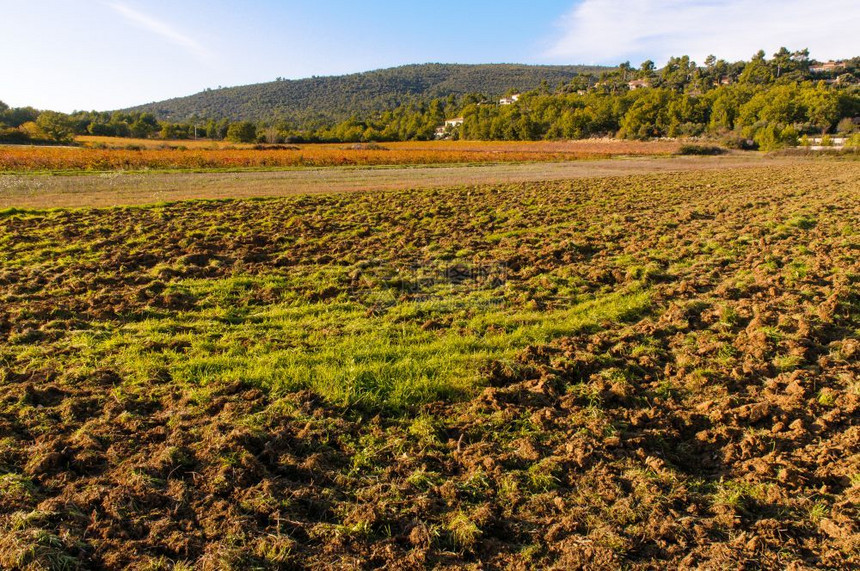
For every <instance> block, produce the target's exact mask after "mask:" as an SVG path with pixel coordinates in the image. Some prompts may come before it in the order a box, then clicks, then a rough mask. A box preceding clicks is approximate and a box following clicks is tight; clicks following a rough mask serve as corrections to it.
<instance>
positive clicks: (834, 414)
mask: <svg viewBox="0 0 860 571" xmlns="http://www.w3.org/2000/svg"><path fill="white" fill-rule="evenodd" d="M833 169H834V170H828V169H827V168H825V166H821V165H818V166H817V167H815V168H811V167H804V168H793V169H792V168H783V169H769V170H768V169H761V170H757V171H750V172H746V171H734V172H732V173H730V176H729V175H726V177H727V178H725V179H722V180H723V182H720V179H719V175H715V174H712V175H708V176H701V175H696V176H693V175H679V176H676V177H657V176H653V177H638V178H630V179H612V180H605V181H602V182H601V181H588V182H582V183H581V186H574V187H573V189H571V187H565V186H563V185H544V186H543V187H542V188H541V189H540V190H534V189H531V188H530V187H529V186H528V185H523V187H522V188H520V189H519V190H518V191H517V192H520V193H521V194H515V193H502V194H504V196H503V197H502V196H500V193H498V190H497V189H492V188H484V189H481V188H472V189H469V190H468V192H469V193H478V194H479V196H480V197H483V198H486V199H487V200H491V199H492V200H514V201H516V200H519V198H517V197H519V196H522V197H524V198H522V200H523V201H524V204H525V203H527V202H528V201H527V200H526V198H525V197H531V198H533V197H534V196H537V195H540V196H547V195H551V196H552V197H553V199H554V201H555V203H556V204H562V203H563V202H564V201H565V200H571V201H573V200H578V198H576V197H578V196H581V194H582V193H593V194H595V195H598V194H600V193H604V194H605V195H606V196H607V200H609V202H608V203H607V205H606V206H605V207H603V208H602V209H596V210H589V209H590V208H591V207H588V208H585V210H586V211H587V212H584V213H580V214H577V216H580V215H586V214H587V215H589V216H594V218H592V220H594V222H595V223H599V224H600V225H602V226H603V227H605V229H606V233H605V235H604V236H605V242H604V243H599V242H593V243H592V242H588V243H584V242H580V243H579V244H578V245H577V246H576V247H561V246H560V245H559V244H560V243H561V242H560V240H559V238H558V237H549V238H547V240H546V241H544V242H540V241H539V240H537V239H536V243H535V244H534V245H527V244H521V247H520V248H519V250H518V251H517V252H516V254H515V255H512V257H511V259H510V260H509V261H510V262H511V263H510V266H511V267H512V268H514V272H515V276H514V278H513V279H526V278H527V277H528V274H529V272H535V271H537V270H539V269H541V268H543V269H544V270H546V271H549V269H550V268H558V267H561V266H565V267H569V268H572V270H571V271H575V272H577V275H580V276H581V277H582V279H583V280H584V281H585V282H587V283H588V284H589V285H588V287H593V288H595V289H598V288H601V287H610V288H611V287H620V285H621V284H624V283H626V282H630V281H631V280H634V279H643V280H646V281H647V282H648V284H649V288H650V291H651V292H652V294H653V311H652V312H650V313H649V314H648V315H647V316H645V317H643V318H641V319H639V320H638V321H635V322H633V323H606V324H604V325H605V327H603V328H601V329H600V330H596V331H589V332H584V333H582V334H579V335H576V336H573V337H566V338H563V339H559V340H557V341H556V342H554V343H552V344H550V345H547V346H534V347H529V348H528V349H526V350H525V351H523V352H522V353H521V355H519V357H518V359H517V360H516V362H514V363H493V364H491V365H490V366H488V367H487V368H486V370H485V371H484V380H485V385H484V387H483V388H482V389H481V390H480V391H479V392H478V393H477V394H475V395H474V396H473V397H472V398H469V399H466V400H465V401H463V402H437V403H431V404H427V405H424V406H421V407H418V408H416V410H413V411H410V412H409V414H406V415H404V414H401V413H397V414H394V413H391V412H390V411H389V412H386V411H382V410H377V411H373V410H361V409H355V408H344V407H337V406H334V405H332V404H329V403H326V402H324V401H323V400H322V399H320V398H319V397H318V396H317V395H315V394H312V393H308V392H300V393H293V394H284V395H279V394H277V393H273V392H266V391H263V390H261V388H259V387H255V386H251V385H249V384H242V383H237V384H234V385H229V386H215V387H207V392H206V394H205V398H203V397H201V392H200V390H199V387H189V386H184V385H181V384H179V383H175V382H173V381H172V380H171V379H170V378H169V377H166V376H158V375H156V376H155V377H154V378H153V379H152V380H151V382H149V383H147V384H146V385H129V384H127V383H124V382H123V378H122V374H121V372H119V371H114V370H111V369H107V368H103V369H100V370H98V372H97V373H96V374H91V375H88V376H86V377H84V378H80V377H76V376H74V375H68V374H64V373H63V371H61V370H51V369H50V368H32V367H30V368H28V367H27V360H26V358H25V357H19V358H18V360H17V361H13V360H11V359H10V360H8V361H6V362H5V364H4V365H3V368H2V370H0V371H2V373H0V374H2V376H0V474H2V475H0V492H2V493H0V566H2V567H5V568H17V567H20V568H25V567H27V568H34V569H36V568H75V567H81V568H105V569H120V568H135V569H143V568H146V569H160V568H164V569H168V568H173V567H174V566H175V565H176V564H177V563H178V562H184V563H183V564H187V565H189V566H193V568H199V569H225V568H236V569H248V568H284V569H289V568H316V569H323V568H342V569H351V568H355V569H375V568H386V569H416V568H428V567H429V568H439V569H496V568H512V569H532V568H552V569H576V568H590V569H617V568H636V569H656V568H666V567H670V568H672V567H678V568H699V567H701V568H707V569H726V568H732V569H734V568H742V569H759V568H761V569H809V568H830V569H849V568H856V567H857V566H858V565H860V524H858V522H860V358H858V357H860V342H858V339H857V334H858V331H860V261H858V260H860V256H858V252H860V242H858V234H857V232H858V229H860V176H858V174H860V170H858V166H857V165H855V164H837V165H835V166H834V167H833ZM731 177H734V178H733V179H732V180H731V181H730V180H729V179H730V178H731ZM619 188H626V189H630V190H629V192H627V191H626V190H625V191H624V192H621V191H619V190H618V189H619ZM465 192H466V191H465V190H463V191H446V192H445V193H442V194H441V195H437V196H436V198H435V199H419V198H408V197H409V195H408V194H405V193H404V194H394V195H386V196H387V197H388V198H389V199H391V200H404V201H408V200H430V201H431V202H432V201H433V200H437V201H438V200H441V198H440V196H441V197H444V198H445V199H446V200H449V203H450V204H453V206H452V207H451V210H449V211H448V212H447V213H445V212H442V213H440V214H437V216H441V217H448V219H451V220H453V219H457V217H458V216H461V215H462V216H464V217H468V212H467V210H465V208H466V206H467V205H468V204H467V203H466V202H460V199H461V198H462V197H463V196H464V194H460V193H465ZM535 193H537V194H535ZM542 193H546V194H542ZM469 196H470V200H475V196H474V194H470V195H469ZM493 197H495V198H493ZM512 197H513V198H512ZM290 200H292V201H291V202H284V201H259V202H247V203H246V202H224V203H217V204H215V203H209V204H203V203H192V204H187V205H176V206H173V207H171V208H170V209H169V210H167V211H164V210H158V211H156V210H135V209H122V210H107V211H86V212H83V213H79V214H75V215H73V214H70V213H53V214H52V215H50V216H44V217H43V216H41V215H39V216H35V217H32V218H27V217H18V218H14V217H13V218H7V219H5V220H4V221H3V222H0V224H2V226H3V231H4V234H3V236H4V237H5V239H6V240H7V242H6V244H7V245H9V244H14V246H15V247H16V248H17V250H16V252H19V253H20V252H23V251H24V250H25V249H26V248H25V246H26V244H28V243H35V242H36V241H35V238H33V239H32V240H31V239H30V238H28V236H30V237H32V236H34V235H35V234H36V229H37V228H41V230H43V231H48V230H49V231H50V232H52V233H55V235H56V236H62V235H63V233H64V232H66V233H68V234H67V236H68V238H67V240H78V239H83V236H84V235H85V232H84V231H83V230H82V228H84V226H81V225H82V224H86V225H89V227H90V228H93V227H95V226H96V225H97V224H102V225H104V226H105V227H113V228H116V229H117V235H115V236H112V235H109V234H108V235H105V236H104V237H103V238H98V236H96V235H87V236H89V238H88V239H96V240H101V242H100V243H101V245H102V248H103V255H104V256H105V260H108V259H113V260H114V265H115V266H116V267H122V268H123V271H122V272H120V273H119V274H117V276H115V278H113V281H106V282H104V283H97V280H98V279H100V278H99V276H98V275H97V274H96V273H94V272H93V268H92V267H85V266H75V265H74V264H72V265H71V266H68V267H64V268H62V269H60V267H59V266H58V267H57V271H56V272H55V273H48V274H43V275H38V274H37V273H28V272H27V271H26V270H25V269H20V268H14V267H12V265H11V264H10V263H8V260H7V263H6V264H5V265H4V266H3V268H2V274H0V291H2V293H3V295H4V299H5V300H6V305H5V306H4V307H3V308H0V341H2V342H3V343H4V344H5V345H4V346H5V347H6V348H8V347H11V346H12V345H13V343H14V344H15V346H16V347H26V346H27V345H26V344H25V343H24V342H23V341H22V340H24V339H25V338H26V340H28V341H27V343H30V344H36V345H38V344H40V343H41V344H49V343H52V342H54V341H57V340H60V339H61V338H62V335H63V333H62V331H63V330H64V329H70V328H75V327H77V326H78V325H79V322H77V321H76V320H82V321H83V322H86V321H88V320H94V319H115V320H119V321H120V322H121V320H122V319H124V318H128V319H132V318H134V315H136V312H140V311H143V309H144V308H151V307H153V304H154V306H155V307H165V308H182V307H185V306H189V305H193V304H194V300H193V299H178V298H177V299H168V298H166V297H164V295H163V284H162V285H161V286H159V283H158V281H153V279H152V278H151V277H149V278H147V277H145V276H144V274H145V273H146V269H147V268H148V267H151V266H152V265H154V260H147V259H144V258H139V259H138V258H135V257H133V256H131V255H130V252H129V251H128V247H127V246H125V245H124V244H125V242H124V239H125V237H124V234H123V233H124V232H128V233H129V235H133V234H134V232H133V231H132V228H133V227H134V225H146V224H153V225H154V229H155V230H159V231H162V232H163V234H164V238H163V240H164V243H155V244H153V245H152V248H153V250H154V251H156V252H158V257H159V259H164V258H176V259H177V260H178V259H179V257H183V264H184V267H186V268H187V270H186V271H187V272H188V275H189V276H194V277H198V278H202V279H210V278H213V279H214V278H216V277H218V275H223V274H229V272H230V271H231V269H230V268H231V267H233V266H234V265H235V266H236V267H238V266H240V265H241V267H242V269H243V271H246V272H250V273H260V272H272V271H276V269H275V268H278V267H279V266H278V264H279V263H280V262H279V260H278V259H275V258H271V257H266V256H264V255H263V254H264V253H265V251H266V249H267V248H269V247H270V246H269V245H270V244H273V243H275V242H276V240H277V237H278V234H279V232H280V230H279V228H282V226H279V225H278V224H266V225H260V226H258V230H259V232H258V234H257V236H256V238H254V239H244V238H242V239H238V238H237V239H236V240H234V241H232V242H223V243H220V244H217V245H210V246H212V247H208V248H207V249H205V250H204V249H194V248H192V247H190V246H188V245H182V243H178V244H174V247H173V249H172V250H170V251H169V252H168V253H164V252H165V250H167V249H168V248H169V247H170V246H169V242H170V241H171V240H172V239H174V238H175V237H176V236H180V235H183V234H185V235H190V234H191V232H193V231H194V229H195V225H197V224H204V222H201V221H202V220H206V216H210V215H211V216H215V215H218V216H224V217H227V218H229V217H231V216H237V214H236V213H237V212H241V216H239V218H240V219H242V220H259V219H261V218H253V216H254V215H257V216H258V217H262V216H263V215H265V216H266V217H274V218H275V219H277V217H278V216H282V215H283V216H287V215H289V216H296V215H297V213H298V214H301V213H302V212H305V213H306V214H307V213H308V212H311V211H314V209H317V208H321V207H324V208H343V209H349V208H351V207H350V206H349V205H350V204H352V203H350V202H349V201H348V200H347V199H344V201H342V202H339V203H338V204H334V203H333V202H330V203H323V202H320V201H324V200H326V199H325V198H321V197H306V198H301V199H290ZM360 200H365V199H364V198H362V199H360ZM528 204H532V203H531V202H528ZM287 207H288V208H287ZM421 207H426V204H422V205H421ZM461 207H462V208H463V209H464V210H462V211H461V210H460V208H461ZM303 209H304V210H303ZM307 209H310V210H307ZM388 212H390V211H388ZM529 215H535V216H538V217H541V216H547V215H549V214H547V213H546V212H542V211H541V212H536V213H531V214H529ZM266 219H267V220H268V219H269V218H266ZM305 220H308V222H307V226H306V227H305V229H304V230H302V231H303V232H305V233H306V234H304V235H305V236H306V237H311V236H318V237H319V236H324V235H326V234H327V231H326V230H324V229H321V227H319V226H317V227H315V226H314V225H313V218H312V217H310V216H309V217H307V218H305ZM446 220H447V219H446ZM159 221H160V222H159ZM377 222H378V221H377ZM207 223H208V222H207ZM528 223H529V220H528V219H526V220H525V221H524V222H523V224H524V225H527V224H528ZM613 224H617V228H613V227H611V226H612V225H613ZM89 231H92V232H97V231H95V230H89ZM330 231H333V230H330ZM402 231H403V232H406V231H405V230H402ZM174 232H176V234H173V233H174ZM423 232H424V230H422V229H421V228H415V227H411V229H410V230H409V231H408V232H406V238H407V239H415V238H416V237H421V236H423ZM571 232H572V234H571V236H574V237H575V236H576V235H577V234H576V230H575V229H573V228H572V229H571ZM466 234H468V233H466ZM9 236H14V238H9ZM480 236H482V234H476V235H475V236H472V237H471V238H470V237H469V236H459V237H458V239H460V240H463V241H469V240H477V241H480V240H481V239H482V238H480ZM740 238H742V243H743V244H746V245H748V246H749V247H746V246H743V245H742V244H741V243H740V242H738V240H739V239H740ZM41 239H44V235H42V238H41ZM28 240H31V241H30V242H28ZM475 243H477V242H474V241H473V242H470V244H471V245H473V246H474V245H475ZM567 246H571V244H567ZM34 247H35V246H34ZM351 247H352V248H363V249H364V251H363V252H362V253H367V252H368V251H371V250H374V253H377V254H378V253H379V252H380V251H382V250H385V251H386V252H391V251H396V250H397V245H396V244H394V243H387V244H383V243H377V242H375V241H374V239H371V238H368V239H366V240H364V241H361V240H357V241H356V242H353V243H352V244H351ZM486 247H487V248H489V247H490V246H486ZM666 248H669V249H671V250H673V251H677V252H680V251H686V252H687V253H688V254H689V256H688V257H687V258H685V260H686V262H685V263H684V264H680V265H678V267H676V268H674V269H673V271H671V272H669V271H668V268H667V267H665V266H662V267H661V265H660V256H662V255H663V254H658V252H663V251H665V250H666ZM392 249H393V250H392ZM326 251H329V252H332V255H334V256H337V255H338V254H337V251H336V250H335V251H332V248H331V247H330V246H324V247H319V248H317V249H314V248H311V247H310V246H301V245H298V246H296V248H295V250H294V251H293V258H292V259H291V260H290V261H288V263H287V266H289V265H290V264H299V263H302V262H307V261H308V260H313V259H319V256H320V255H321V254H322V253H324V252H326ZM255 252H256V253H257V254H260V256H259V257H256V258H255V257H254V254H255ZM621 255H627V256H632V257H633V258H635V259H636V260H638V261H639V262H640V263H641V265H642V267H644V268H645V269H644V270H631V271H632V272H633V274H635V273H636V272H640V271H644V272H645V273H646V274H647V275H644V276H642V275H633V274H631V273H630V272H628V273H625V270H624V269H623V268H622V267H620V266H618V265H614V264H613V262H612V260H615V259H617V257H618V256H621ZM111 256H113V258H111ZM213 256H221V257H222V258H221V259H220V260H221V262H222V263H221V265H220V266H218V265H213V264H211V263H210V262H211V260H212V258H213ZM798 260H802V261H803V262H804V264H805V267H804V268H803V270H801V268H800V267H798V268H797V269H796V271H795V272H794V273H792V272H791V271H790V270H791V267H792V266H791V264H792V263H793V262H795V261H798ZM216 268H220V269H216ZM536 268H537V270H536ZM207 272H208V273H207ZM538 273H539V272H538ZM102 277H103V276H102ZM186 277H187V276H186ZM158 279H159V280H168V281H169V280H170V279H171V277H170V276H160V277H159V278H158ZM57 280H60V282H64V283H67V284H70V285H69V286H68V288H67V289H66V290H63V288H58V287H56V285H57V283H59V282H58V281H57ZM76 280H77V281H76ZM76 283H77V284H78V286H79V287H80V288H81V289H80V291H78V290H75V284H76ZM135 291H137V292H139V295H136V296H135V295H133V293H132V292H135ZM28 292H29V293H28ZM52 292H53V293H52ZM61 292H65V293H63V294H62V295H61ZM31 294H32V297H28V296H29V295H31ZM153 299H155V300H157V301H155V302H153V301H152V300H153ZM262 301H263V302H265V300H262ZM87 304H89V305H87ZM59 305H62V306H63V307H64V308H69V310H70V314H69V315H66V316H65V317H58V314H57V313H56V310H57V308H58V307H59ZM72 313H74V314H75V315H76V316H77V317H72V316H71V314H72ZM123 316H127V317H123ZM49 319H51V320H52V321H49ZM58 320H59V322H58ZM442 326H444V325H443V324H440V323H434V324H431V325H428V329H434V328H438V327H442ZM163 349H164V348H162V350H163ZM171 349H174V350H181V347H179V348H177V347H173V348H171ZM62 350H63V349H58V351H59V353H60V354H61V353H62ZM65 350H68V349H65ZM153 350H158V348H153ZM6 354H7V355H8V353H6Z"/></svg>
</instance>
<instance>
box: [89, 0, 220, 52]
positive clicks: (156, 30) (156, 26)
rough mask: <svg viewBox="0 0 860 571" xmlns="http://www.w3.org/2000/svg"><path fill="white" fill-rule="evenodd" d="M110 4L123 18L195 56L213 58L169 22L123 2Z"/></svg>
mask: <svg viewBox="0 0 860 571" xmlns="http://www.w3.org/2000/svg"><path fill="white" fill-rule="evenodd" d="M106 4H107V5H108V6H110V7H111V8H113V9H114V10H116V12H117V13H119V14H120V15H121V16H122V17H123V18H125V19H126V20H128V21H129V22H131V23H132V24H134V25H135V26H137V27H138V28H141V29H143V30H146V31H148V32H152V33H153V34H155V35H157V36H161V37H162V38H164V39H165V40H168V41H169V42H171V43H173V44H176V45H177V46H180V47H182V48H185V49H186V50H187V51H188V53H190V54H191V55H193V56H194V57H196V58H198V59H199V60H202V61H204V62H208V60H209V59H210V58H211V54H210V53H209V51H208V50H207V49H206V48H204V47H203V46H202V45H201V44H200V43H199V42H197V41H196V40H194V39H193V38H191V37H189V36H187V35H185V34H183V33H182V32H180V31H179V30H176V29H175V28H173V27H172V26H171V25H170V24H168V23H167V22H162V21H161V20H158V19H156V18H154V17H152V16H149V15H148V14H144V13H143V12H139V11H138V10H135V9H134V8H132V7H130V6H128V5H127V4H123V3H121V2H106Z"/></svg>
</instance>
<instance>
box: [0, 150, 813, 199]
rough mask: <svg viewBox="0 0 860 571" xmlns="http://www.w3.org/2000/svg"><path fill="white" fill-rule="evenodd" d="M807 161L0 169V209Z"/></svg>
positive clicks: (751, 158)
mask: <svg viewBox="0 0 860 571" xmlns="http://www.w3.org/2000/svg"><path fill="white" fill-rule="evenodd" d="M804 161H806V162H810V161H809V160H808V159H786V158H782V159H768V158H763V157H761V156H758V155H734V156H727V157H673V158H650V157H640V158H633V159H624V160H619V159H607V160H593V161H570V162H556V163H526V164H493V165H477V166H464V165H449V166H439V167H434V168H415V167H389V168H367V167H356V168H326V169H295V170H288V171H274V172H272V171H269V172H259V171H251V172H241V173H223V172H207V173H187V172H186V173H177V172H173V173H135V174H131V173H103V174H94V175H91V176H90V175H87V176H43V175H39V174H6V175H0V208H78V207H90V206H94V207H104V206H124V205H140V204H153V203H157V202H167V201H176V200H189V199H200V198H203V199H222V198H249V197H262V196H289V195H295V194H317V193H333V192H363V191H379V190H396V189H409V188H412V189H417V188H432V187H439V186H453V185H459V184H469V185H478V184H496V183H508V182H531V181H541V180H544V181H551V180H565V179H572V178H583V177H605V176H618V175H625V174H636V173H660V172H685V171H710V170H715V169H729V168H745V167H754V166H766V165H773V166H777V165H787V164H799V163H804Z"/></svg>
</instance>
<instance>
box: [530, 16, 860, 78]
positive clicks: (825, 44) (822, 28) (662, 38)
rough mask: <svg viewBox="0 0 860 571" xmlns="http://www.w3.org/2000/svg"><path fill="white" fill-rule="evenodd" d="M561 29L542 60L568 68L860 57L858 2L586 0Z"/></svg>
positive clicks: (562, 21) (565, 21)
mask: <svg viewBox="0 0 860 571" xmlns="http://www.w3.org/2000/svg"><path fill="white" fill-rule="evenodd" d="M559 28H560V32H561V33H560V35H559V37H558V38H557V39H556V40H555V41H554V42H553V44H552V46H551V47H550V48H549V50H547V52H546V53H545V54H544V55H545V56H546V57H548V58H551V59H553V60H564V61H568V62H571V63H603V64H615V63H620V62H621V61H625V60H628V59H629V60H631V62H632V63H634V64H638V63H640V62H641V61H643V60H645V59H652V60H654V61H655V62H656V63H657V64H658V66H659V65H662V64H663V63H665V62H666V60H668V59H669V57H670V56H680V55H684V54H686V55H689V56H690V57H691V58H692V59H693V60H695V61H696V62H698V63H700V64H701V63H702V62H703V61H704V59H705V57H706V56H707V55H708V54H714V55H716V56H717V57H719V58H723V59H726V60H729V61H735V60H741V59H749V58H750V56H752V55H753V54H754V53H755V52H757V51H758V50H760V49H763V50H765V51H766V52H767V54H768V57H770V55H771V54H772V53H773V52H775V51H776V50H778V49H779V48H780V47H782V46H785V47H787V48H788V49H790V50H799V49H803V48H809V50H810V54H811V56H812V57H813V58H818V59H827V58H831V57H851V56H856V55H860V54H858V52H860V49H858V48H860V41H858V38H860V35H858V34H860V32H858V30H860V3H859V2H857V0H818V1H816V2H810V1H809V0H755V1H753V0H663V1H661V0H582V1H581V2H579V3H578V4H577V5H576V6H575V7H574V8H573V10H571V12H570V13H569V14H568V15H567V16H565V17H564V18H563V19H562V20H561V21H560V22H559Z"/></svg>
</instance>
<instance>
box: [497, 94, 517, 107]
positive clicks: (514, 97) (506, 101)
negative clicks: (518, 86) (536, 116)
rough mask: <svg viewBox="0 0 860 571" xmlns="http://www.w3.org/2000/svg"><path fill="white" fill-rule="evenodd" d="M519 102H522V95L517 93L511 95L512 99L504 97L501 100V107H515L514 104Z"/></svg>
mask: <svg viewBox="0 0 860 571" xmlns="http://www.w3.org/2000/svg"><path fill="white" fill-rule="evenodd" d="M519 100H520V94H519V93H515V94H514V95H511V96H510V97H502V98H501V99H499V105H513V104H514V103H516V102H517V101H519Z"/></svg>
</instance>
